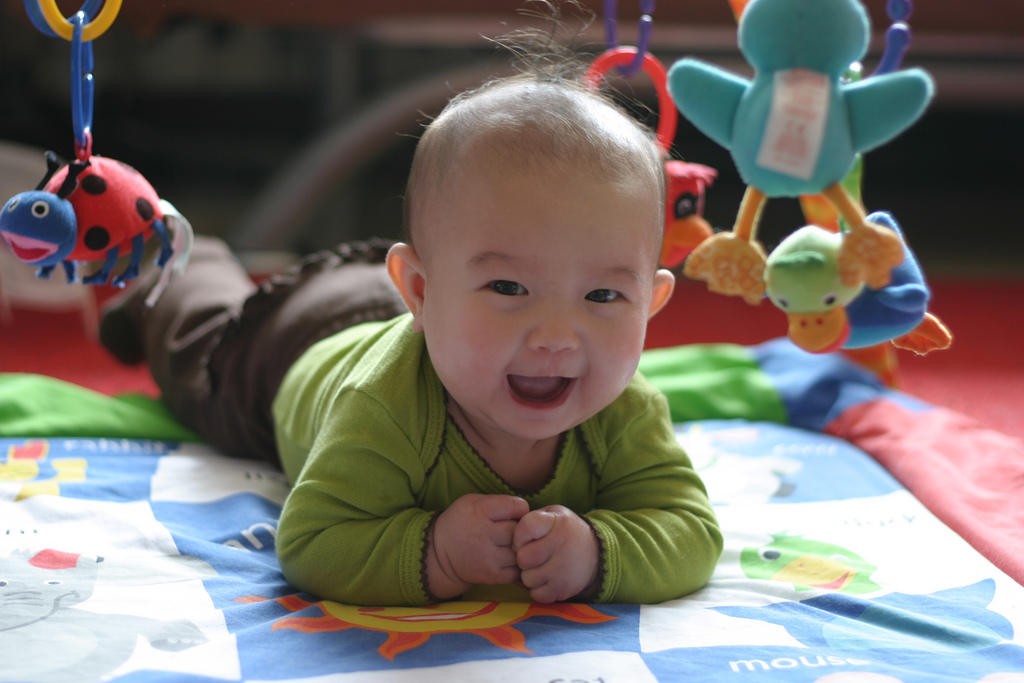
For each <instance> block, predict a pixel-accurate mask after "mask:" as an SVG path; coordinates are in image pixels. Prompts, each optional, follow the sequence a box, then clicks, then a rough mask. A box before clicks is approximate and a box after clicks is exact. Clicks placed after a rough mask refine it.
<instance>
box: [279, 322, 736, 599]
mask: <svg viewBox="0 0 1024 683" xmlns="http://www.w3.org/2000/svg"><path fill="white" fill-rule="evenodd" d="M274 413H275V419H276V428H277V429H276V431H277V438H278V447H279V451H280V452H281V454H282V459H283V463H284V466H285V470H286V472H287V473H288V475H289V477H290V479H291V480H292V481H294V487H293V489H292V492H291V495H290V496H289V498H288V500H287V502H286V503H285V506H284V510H283V511H282V514H281V520H280V524H279V526H278V533H277V548H278V556H279V558H280V560H281V567H282V569H283V571H284V573H285V577H286V578H287V579H288V581H289V582H290V583H291V584H292V585H294V586H296V587H297V588H299V589H300V590H304V591H307V592H310V593H312V594H314V595H318V596H320V597H322V598H326V599H331V600H337V601H339V602H345V603H349V604H351V603H356V604H375V605H386V604H423V603H426V602H427V601H428V600H429V596H428V595H427V592H426V591H425V587H424V585H423V569H422V558H423V554H424V548H425V540H426V534H427V531H428V528H429V524H430V522H431V520H432V519H433V518H434V516H435V515H436V514H438V513H439V512H440V511H443V510H445V509H446V508H447V507H448V506H449V505H451V504H452V503H453V502H454V501H455V500H456V499H458V498H459V497H461V496H463V495H465V494H469V493H480V494H504V495H519V496H522V497H523V498H525V499H526V500H527V501H528V502H529V504H530V507H531V508H532V509H538V508H542V507H545V506H547V505H554V504H562V505H565V506H566V507H568V508H570V509H572V510H573V511H575V512H576V513H577V514H580V515H585V516H586V517H588V518H589V519H590V521H591V522H592V523H593V525H594V527H595V529H596V530H597V532H598V535H599V537H600V538H601V541H602V543H603V546H604V548H603V553H602V559H603V564H602V570H603V582H602V590H601V592H600V595H599V597H598V601H599V602H628V603H644V602H659V601H662V600H666V599H669V598H675V597H679V596H681V595H683V594H685V593H689V592H691V591H693V590H696V589H697V588H699V587H700V586H702V585H704V583H705V582H706V581H707V580H708V578H709V576H710V574H711V571H712V570H713V568H714V565H715V562H716V561H717V559H718V556H719V554H720V552H721V548H722V537H721V532H720V531H719V529H718V524H717V520H716V519H715V515H714V512H713V510H712V508H711V505H710V503H709V502H708V499H707V494H706V492H705V490H704V486H703V484H702V483H701V481H700V479H699V477H698V476H697V474H696V473H695V472H694V471H693V468H692V466H691V464H690V461H689V459H688V458H687V456H686V454H685V453H684V452H683V450H682V448H681V447H680V446H679V443H678V441H677V440H676V438H675V435H674V433H673V430H672V424H671V422H670V420H669V416H668V408H667V405H666V403H665V400H664V397H663V396H662V395H661V394H660V393H659V392H658V391H657V390H655V389H654V388H653V387H651V386H650V384H649V383H647V382H646V380H644V379H643V377H641V376H639V375H637V376H636V377H635V378H634V380H633V382H632V383H631V384H630V385H629V387H628V388H627V389H626V391H625V392H624V393H623V395H622V396H620V397H619V398H618V399H617V400H616V401H615V402H613V403H612V405H611V406H609V407H608V408H606V409H605V410H603V411H601V412H600V413H599V414H598V415H596V416H595V417H593V418H591V419H590V420H588V421H587V422H585V423H583V424H582V425H581V426H580V427H578V428H576V429H574V430H571V431H570V432H568V433H567V434H566V435H565V436H564V438H563V440H562V444H561V450H560V453H559V457H558V461H557V464H556V467H555V471H554V472H553V474H552V476H551V478H550V479H549V480H548V481H547V482H545V483H544V485H543V486H542V487H541V488H540V489H539V490H537V491H534V492H524V491H517V490H513V489H512V488H511V487H510V486H509V485H508V483H507V482H505V481H504V480H502V479H501V478H500V477H499V476H498V475H497V474H496V473H495V472H494V471H493V470H492V469H491V468H490V467H489V466H488V465H487V463H486V462H484V461H483V460H482V459H481V458H480V456H479V455H478V454H477V453H476V452H475V451H474V450H473V448H472V447H471V446H470V445H469V443H468V442H466V440H465V438H464V437H463V435H462V433H461V432H460V430H459V429H458V427H456V426H455V424H454V423H453V422H452V421H451V419H450V418H449V417H448V414H447V410H446V409H445V393H444V388H443V387H442V385H441V382H440V379H438V377H437V374H436V373H435V371H434V369H433V366H432V365H431V363H430V360H429V358H428V356H427V354H426V348H425V345H424V343H423V336H422V335H421V334H417V333H414V332H413V331H412V329H411V325H410V321H409V318H408V316H403V317H402V318H398V319H396V320H394V321H390V322H387V323H370V324H367V325H363V326H360V327H358V328H351V329H349V330H346V331H344V332H342V333H340V334H338V335H335V336H334V337H331V338H328V339H326V340H324V341H322V342H320V343H319V344H317V345H315V346H313V347H312V348H311V349H309V350H308V351H307V352H306V353H305V354H304V355H303V356H302V357H301V358H300V359H299V361H298V362H297V363H296V364H295V365H294V366H293V368H292V369H291V370H290V371H289V373H288V375H287V376H286V377H285V380H284V382H283V384H282V386H281V390H280V391H279V392H278V396H277V400H276V401H275V404H274Z"/></svg>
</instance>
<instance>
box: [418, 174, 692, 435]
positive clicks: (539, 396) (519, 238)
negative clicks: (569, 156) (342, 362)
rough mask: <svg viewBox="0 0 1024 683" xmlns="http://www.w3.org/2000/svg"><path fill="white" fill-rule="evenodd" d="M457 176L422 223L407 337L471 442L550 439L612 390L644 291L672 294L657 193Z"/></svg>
mask: <svg viewBox="0 0 1024 683" xmlns="http://www.w3.org/2000/svg"><path fill="white" fill-rule="evenodd" d="M457 175H458V176H459V177H457V178H456V179H454V180H453V183H452V184H449V186H448V187H447V188H446V189H445V191H444V193H443V194H444V199H442V200H441V202H439V204H441V205H442V208H440V209H439V210H437V211H436V212H434V217H433V218H432V219H430V220H429V223H428V224H425V228H426V231H428V232H429V234H428V235H425V238H426V243H425V244H423V245H422V247H420V250H421V253H420V256H421V257H422V259H423V265H424V267H425V270H426V284H425V289H424V300H423V310H422V312H421V314H420V315H419V316H418V317H417V321H416V324H417V326H418V327H421V328H422V329H423V331H424V333H425V336H426V343H427V347H428V349H429V352H430V357H431V360H432V362H433V364H434V367H435V368H436V370H437V373H438V375H439V376H440V378H441V381H442V382H443V383H444V385H445V388H446V389H447V390H448V393H449V397H450V400H453V401H455V403H456V404H457V407H458V409H459V410H461V412H462V414H463V415H464V416H465V419H467V420H468V421H469V422H470V423H472V429H473V431H475V432H477V433H478V434H480V435H482V436H483V437H484V438H487V439H515V438H519V439H527V440H529V439H543V438H549V437H552V436H555V435H557V434H560V433H561V432H563V431H565V430H567V429H570V428H572V427H574V426H576V425H578V424H580V423H581V422H583V421H584V420H586V419H588V418H590V417H591V416H593V415H594V414H595V413H597V412H598V411H600V410H601V409H603V408H604V407H606V406H607V405H608V404H609V403H611V402H612V401H613V400H614V399H615V398H616V397H617V396H618V395H619V394H620V393H621V392H622V391H623V389H625V387H626V385H627V384H628V383H629V381H630V379H631V378H632V376H633V374H634V372H635V371H636V367H637V363H638V361H639V357H640V352H641V350H642V349H643V343H644V335H645V332H646V328H647V320H648V317H649V315H650V314H651V306H652V292H653V291H654V290H655V288H657V291H658V293H660V294H663V295H664V296H665V297H667V294H668V293H670V292H671V287H672V283H673V279H672V275H671V274H670V273H669V272H667V271H664V270H661V271H658V270H657V253H658V244H657V243H656V242H657V233H656V231H658V230H660V219H659V215H658V210H657V201H658V197H657V192H656V191H655V190H654V189H653V188H649V189H648V190H647V191H637V190H636V188H632V189H630V188H626V187H623V186H621V185H620V184H618V183H613V182H606V181H600V180H594V179H593V178H591V177H587V176H586V175H585V174H582V173H580V172H576V173H574V174H571V175H566V174H565V173H564V172H562V173H558V172H554V171H552V172H539V173H533V174H509V175H502V174H501V173H500V170H498V169H479V168H472V166H470V167H469V168H464V169H463V172H460V173H458V174H457Z"/></svg>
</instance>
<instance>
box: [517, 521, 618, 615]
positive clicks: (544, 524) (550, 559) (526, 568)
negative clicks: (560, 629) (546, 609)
mask: <svg viewBox="0 0 1024 683" xmlns="http://www.w3.org/2000/svg"><path fill="white" fill-rule="evenodd" d="M512 547H513V548H515V550H516V561H517V562H518V563H519V568H520V569H522V582H523V584H524V585H525V586H526V587H527V588H529V589H530V597H531V598H533V599H534V600H536V601H537V602H555V601H557V600H568V599H569V598H572V597H575V596H577V595H579V594H580V592H582V591H583V590H584V589H585V588H587V587H588V586H590V584H591V583H592V582H593V581H594V580H595V579H596V578H597V563H598V553H599V548H598V543H597V537H596V536H595V535H594V530H593V529H592V528H591V527H590V525H589V524H587V523H586V522H585V521H583V519H582V518H581V517H580V516H579V515H577V514H576V513H575V512H573V511H572V510H570V509H569V508H567V507H563V506H561V505H550V506H548V507H546V508H541V509H540V510H534V511H533V512H530V513H528V514H526V515H524V516H523V518H522V519H521V520H519V524H518V525H516V531H515V535H514V536H513V538H512Z"/></svg>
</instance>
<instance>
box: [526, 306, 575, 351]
mask: <svg viewBox="0 0 1024 683" xmlns="http://www.w3.org/2000/svg"><path fill="white" fill-rule="evenodd" d="M529 344H530V346H531V347H532V348H534V349H538V350H544V351H548V352H550V353H559V352H562V351H572V350H575V349H577V348H579V345H580V335H579V331H578V329H577V325H576V322H575V319H574V317H573V316H572V315H571V314H569V313H568V312H566V311H564V310H551V311H548V312H546V313H545V315H543V316H542V317H541V318H540V319H539V320H538V321H537V324H536V325H534V327H533V330H532V331H531V333H530V338H529Z"/></svg>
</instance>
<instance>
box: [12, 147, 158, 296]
mask: <svg viewBox="0 0 1024 683" xmlns="http://www.w3.org/2000/svg"><path fill="white" fill-rule="evenodd" d="M47 163H48V164H49V172H48V173H47V175H46V177H44V178H43V180H42V182H40V184H39V187H37V188H36V189H35V190H32V191H30V192H22V193H21V194H19V195H16V196H14V197H13V198H11V199H10V200H9V201H8V202H7V204H6V205H5V206H4V208H3V212H2V213H0V235H3V238H4V240H5V241H6V242H7V244H8V245H9V246H10V247H11V250H12V251H13V252H14V255H15V256H17V257H18V258H19V259H21V260H22V261H24V262H25V263H28V264H30V265H34V266H39V271H38V275H39V276H40V277H49V276H50V274H51V273H52V272H53V270H54V268H56V267H57V264H58V263H61V264H63V266H64V270H65V273H66V275H67V280H68V282H74V281H75V280H76V279H77V269H76V266H75V262H76V261H100V260H102V261H103V265H102V266H101V267H100V269H99V270H97V271H96V272H95V273H92V274H91V275H87V276H85V277H83V278H82V281H83V282H84V283H86V284H106V283H107V282H108V281H110V280H111V277H110V276H111V271H112V270H113V268H114V265H115V264H116V263H117V259H118V257H119V256H120V255H121V254H122V253H125V252H127V251H130V252H131V260H130V262H129V264H128V266H127V267H126V268H125V269H124V270H123V271H122V272H121V273H119V274H118V275H116V276H114V278H113V281H112V284H113V285H115V286H122V285H123V284H124V283H125V282H126V281H128V280H130V279H132V278H135V277H138V275H139V267H140V265H141V263H142V255H143V249H144V243H145V240H146V238H147V237H148V236H149V235H151V234H154V233H155V234H156V235H157V236H158V237H159V238H160V242H161V245H162V247H161V250H160V255H159V256H158V257H157V261H156V262H157V264H158V265H160V266H163V265H165V264H166V263H167V262H168V260H170V258H171V256H172V254H173V253H174V250H173V248H172V246H171V237H170V233H169V232H168V229H167V226H166V224H165V222H164V214H163V211H162V209H161V208H160V199H159V197H158V196H157V194H156V191H155V190H153V188H152V186H151V185H150V184H149V183H148V182H146V179H145V178H143V177H142V175H141V174H140V173H139V172H138V171H136V170H135V169H133V168H132V167H131V166H128V165H127V164H123V163H121V162H119V161H114V160H113V159H106V158H103V157H99V156H91V157H89V158H88V159H87V160H86V161H77V160H76V161H72V162H71V163H70V164H68V165H67V166H65V167H64V168H62V169H60V170H59V171H58V170H57V167H58V165H59V163H58V161H57V157H56V155H54V154H53V153H52V152H51V153H49V154H48V155H47Z"/></svg>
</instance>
